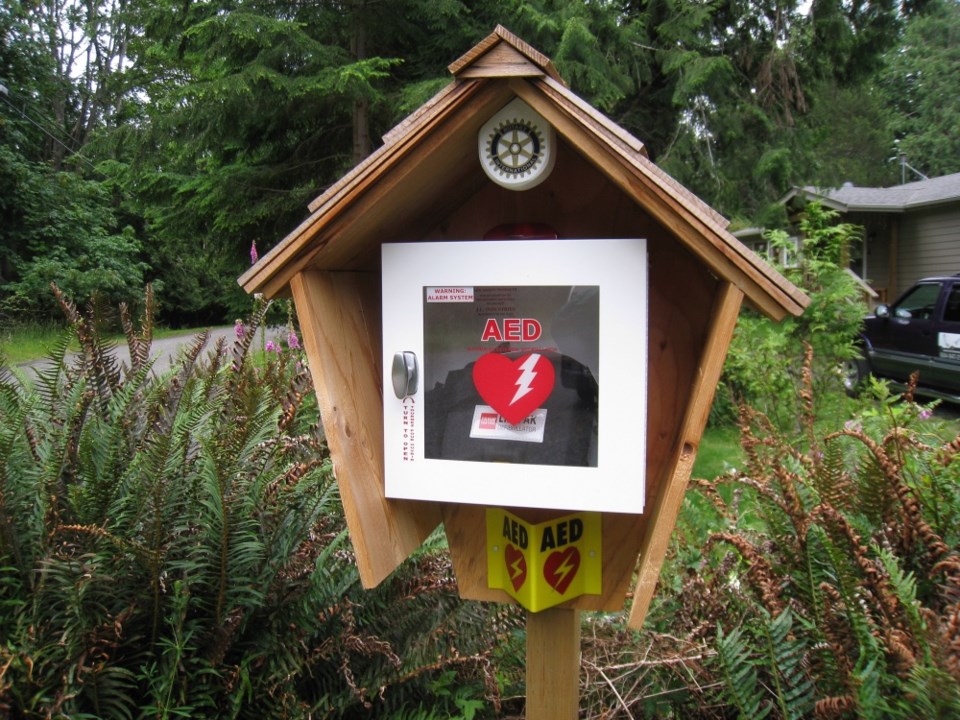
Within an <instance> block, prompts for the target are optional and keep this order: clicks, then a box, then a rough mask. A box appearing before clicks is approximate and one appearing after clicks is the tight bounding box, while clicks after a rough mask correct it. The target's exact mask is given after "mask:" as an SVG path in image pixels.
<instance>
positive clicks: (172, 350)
mask: <svg viewBox="0 0 960 720" xmlns="http://www.w3.org/2000/svg"><path fill="white" fill-rule="evenodd" d="M209 330H210V336H209V338H208V339H207V344H206V347H205V349H204V351H203V352H207V351H208V350H210V349H213V347H214V346H215V345H216V342H217V340H218V339H219V338H221V337H222V338H226V341H227V342H228V343H230V342H233V339H234V329H233V326H232V325H231V326H229V327H214V328H209ZM198 334H199V331H196V332H192V333H184V334H183V335H173V336H170V337H163V338H157V339H155V340H154V341H153V343H152V344H151V346H150V357H151V358H156V361H155V362H154V365H153V370H154V372H156V373H162V372H165V371H166V370H169V369H170V367H171V366H172V365H173V363H174V362H175V361H176V359H177V357H178V356H179V355H180V352H181V351H182V350H183V349H184V348H185V347H187V346H188V345H189V344H190V343H192V342H193V341H194V338H196V337H197V335H198ZM264 334H265V337H264ZM285 337H286V334H285V332H284V330H283V328H265V329H264V328H261V329H260V330H259V332H258V337H257V339H256V340H255V341H254V342H256V343H260V342H261V341H265V340H273V339H276V338H285ZM115 352H116V356H117V359H118V360H119V361H120V363H121V364H123V365H126V366H127V367H129V366H130V351H129V350H128V349H127V344H126V342H123V343H121V344H119V345H117V348H116V351H115ZM45 362H48V361H47V360H35V361H32V362H25V363H20V364H19V365H17V367H18V368H19V369H21V370H24V371H29V370H31V369H34V368H38V367H42V366H43V364H44V363H45Z"/></svg>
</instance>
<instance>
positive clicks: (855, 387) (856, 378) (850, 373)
mask: <svg viewBox="0 0 960 720" xmlns="http://www.w3.org/2000/svg"><path fill="white" fill-rule="evenodd" d="M841 373H842V379H843V389H844V390H845V391H846V393H847V395H849V396H850V397H856V395H857V394H858V393H859V392H860V388H861V387H862V386H863V382H864V380H866V379H867V376H868V375H869V374H870V366H869V365H867V361H866V360H864V359H863V358H862V357H860V356H859V355H858V356H857V357H853V358H850V359H848V360H844V362H843V366H842V368H841Z"/></svg>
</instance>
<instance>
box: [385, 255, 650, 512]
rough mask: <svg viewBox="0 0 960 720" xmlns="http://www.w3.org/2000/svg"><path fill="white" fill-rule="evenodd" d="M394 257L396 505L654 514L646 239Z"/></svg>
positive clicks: (390, 299) (388, 433)
mask: <svg viewBox="0 0 960 720" xmlns="http://www.w3.org/2000/svg"><path fill="white" fill-rule="evenodd" d="M382 261H383V265H382V276H383V363H384V366H383V368H384V374H383V377H384V441H385V442H384V451H385V454H386V457H385V473H386V495H387V497H394V498H407V499H419V500H438V501H444V502H464V503H474V504H482V505H501V506H512V507H536V508H554V509H568V510H582V511H615V512H632V513H639V512H642V511H643V502H644V469H645V465H646V453H645V441H646V398H647V387H646V384H647V252H646V241H645V240H642V239H614V240H604V239H598V240H592V239H591V240H504V241H495V240H487V241H464V242H443V243H434V242H429V243H390V244H385V245H383V248H382ZM401 358H402V359H401ZM398 368H400V369H401V370H402V371H403V373H406V374H405V375H404V378H405V380H404V381H403V382H401V383H400V384H399V385H397V384H395V381H396V375H395V373H396V372H397V370H398Z"/></svg>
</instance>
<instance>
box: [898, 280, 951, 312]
mask: <svg viewBox="0 0 960 720" xmlns="http://www.w3.org/2000/svg"><path fill="white" fill-rule="evenodd" d="M939 295H940V285H939V284H938V283H926V284H923V285H917V286H916V287H915V288H913V290H911V291H910V292H908V293H907V294H906V295H904V296H903V297H902V298H900V300H899V301H898V302H897V304H896V305H894V306H893V315H894V316H895V317H898V318H914V319H917V320H927V319H929V318H930V317H931V316H932V315H933V308H934V307H935V306H936V304H937V296H939Z"/></svg>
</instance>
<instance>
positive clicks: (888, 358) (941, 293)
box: [847, 275, 960, 400]
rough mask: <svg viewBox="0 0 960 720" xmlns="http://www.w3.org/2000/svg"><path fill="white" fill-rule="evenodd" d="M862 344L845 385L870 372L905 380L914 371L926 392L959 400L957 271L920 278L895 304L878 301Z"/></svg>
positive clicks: (959, 298) (866, 324)
mask: <svg viewBox="0 0 960 720" xmlns="http://www.w3.org/2000/svg"><path fill="white" fill-rule="evenodd" d="M860 342H861V344H862V352H861V358H859V359H858V360H857V361H855V362H853V363H851V365H850V368H849V372H848V375H847V387H848V389H852V388H854V387H856V385H858V384H859V382H860V381H861V380H862V379H863V377H865V375H866V373H868V372H869V373H873V374H874V375H876V376H878V377H883V378H888V379H890V380H894V381H896V382H899V383H906V382H907V380H908V379H909V377H910V375H911V373H913V372H915V371H918V372H919V373H920V375H919V382H918V384H919V386H920V387H921V389H922V390H923V391H925V392H926V393H927V394H932V395H936V396H941V397H947V398H950V399H952V400H960V275H954V276H951V277H932V278H924V279H923V280H920V281H919V282H918V283H917V284H916V285H914V286H913V287H912V288H910V289H909V290H907V292H905V293H904V294H903V295H901V296H900V298H898V299H897V301H896V302H895V303H893V305H889V306H888V305H878V306H877V307H876V309H875V310H874V313H873V315H870V316H869V317H867V318H865V319H864V327H863V331H862V333H861V335H860Z"/></svg>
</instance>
